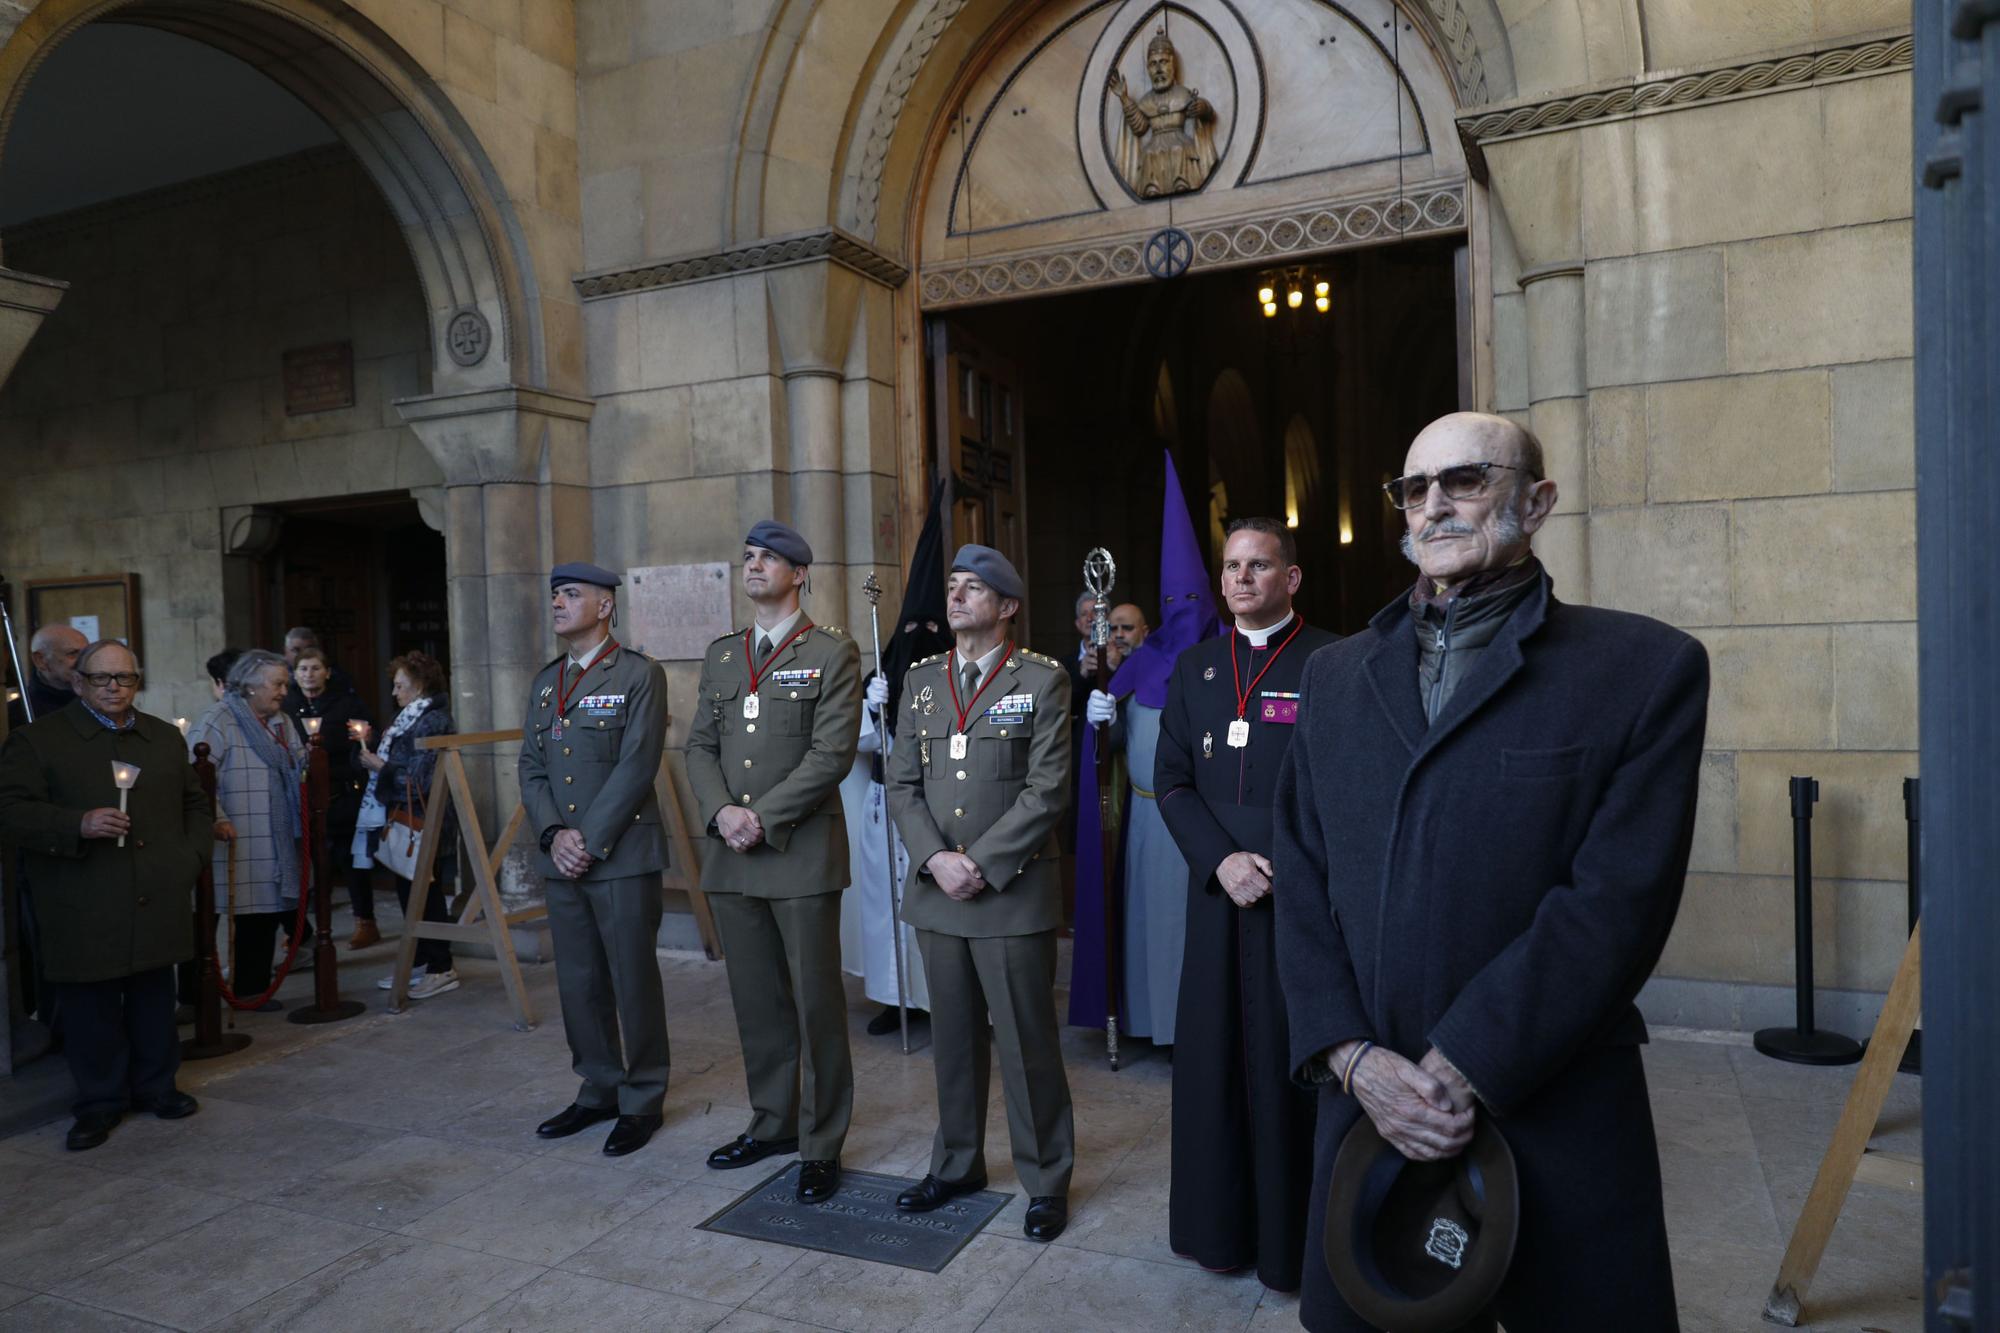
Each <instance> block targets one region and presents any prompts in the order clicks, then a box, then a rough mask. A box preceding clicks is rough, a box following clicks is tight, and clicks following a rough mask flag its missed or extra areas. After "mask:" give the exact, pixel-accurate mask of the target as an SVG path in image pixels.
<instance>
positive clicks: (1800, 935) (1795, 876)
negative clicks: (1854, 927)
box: [1754, 777, 1861, 1065]
mask: <svg viewBox="0 0 2000 1333" xmlns="http://www.w3.org/2000/svg"><path fill="white" fill-rule="evenodd" d="M1818 800H1819V783H1818V782H1816V781H1814V780H1813V779H1812V778H1799V777H1795V778H1793V779H1792V913H1793V925H1794V928H1795V929H1794V944H1793V948H1794V949H1795V951H1796V952H1797V955H1798V956H1797V958H1796V959H1795V960H1794V963H1793V965H1794V967H1795V968H1796V969H1797V972H1798V987H1797V1000H1798V1026H1797V1027H1796V1028H1763V1029H1761V1030H1759V1031H1758V1033H1757V1034H1756V1037H1755V1038H1754V1041H1755V1044H1756V1047H1757V1049H1758V1050H1760V1051H1762V1052H1763V1053H1764V1054H1766V1055H1768V1056H1770V1057H1772V1058H1773V1059H1775V1060H1789V1061H1791V1062H1792V1063H1793V1064H1801V1065H1847V1064H1853V1063H1854V1062H1855V1061H1856V1060H1859V1059H1860V1058H1861V1043H1860V1042H1858V1041H1856V1040H1854V1038H1852V1037H1849V1036H1844V1035H1842V1034H1841V1033H1838V1032H1821V1031H1820V1030H1819V1028H1818V1025H1817V1024H1816V1023H1815V1022H1814V1021H1813V938H1812V937H1813V930H1812V879H1813V876H1812V817H1813V805H1814V803H1815V802H1817V801H1818Z"/></svg>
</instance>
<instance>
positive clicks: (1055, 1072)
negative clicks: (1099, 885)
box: [917, 930, 1076, 1198]
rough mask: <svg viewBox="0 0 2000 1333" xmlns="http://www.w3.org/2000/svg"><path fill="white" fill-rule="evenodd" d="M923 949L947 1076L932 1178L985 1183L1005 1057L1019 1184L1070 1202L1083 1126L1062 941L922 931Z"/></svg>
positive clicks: (935, 1052)
mask: <svg viewBox="0 0 2000 1333" xmlns="http://www.w3.org/2000/svg"><path fill="white" fill-rule="evenodd" d="M917 948H918V949H919V950H920V951H921V952H922V953H923V956H924V968H925V971H926V973H927V975H928V976H929V977H930V983H931V1064H932V1066H933V1068H934V1069H935V1070H936V1073H937V1093H938V1131H937V1139H936V1141H935V1142H934V1143H933V1145H932V1147H931V1174H932V1175H934V1176H936V1177H937V1178H938V1179H939V1180H943V1181H948V1182H952V1183H957V1182H960V1181H964V1180H970V1179H975V1178H984V1177H985V1175H986V1101H987V1094H988V1091H989V1089H990V1088H991V1086H992V1073H993V1069H992V1053H993V1049H994V1048H995V1047H997V1048H998V1050H999V1054H1000V1086H1001V1091H1002V1095H1003V1096H1004V1098H1005V1100H1006V1103H1007V1132H1008V1136H1009V1138H1010V1140H1011V1141H1012V1144H1013V1152H1014V1174H1015V1175H1016V1176H1018V1177H1019V1178H1020V1181H1021V1188H1022V1189H1024V1190H1026V1191H1027V1192H1028V1195H1029V1197H1031V1198H1049V1197H1058V1198H1060V1197H1067V1196H1068V1194H1069V1178H1070V1172H1071V1171H1072V1170H1073V1169H1074V1167H1075V1165H1076V1121H1075V1115H1074V1112H1073V1111H1072V1109H1071V1106H1070V1097H1069V1075H1068V1074H1067V1073H1065V1072H1064V1070H1063V1062H1062V1035H1061V1028H1060V1027H1059V1026H1058V1025H1057V1023H1056V997H1055V982H1056V935H1055V932H1054V931H1052V930H1045V931H1039V932H1037V933H1035V934H1032V935H995V936H987V937H981V938H974V939H967V938H964V937H962V936H958V935H940V934H938V933H937V932H935V931H929V930H919V931H918V932H917ZM989 1016H990V1018H991V1023H992V1026H991V1027H990V1028H989V1027H988V1026H987V1024H988V1019H989Z"/></svg>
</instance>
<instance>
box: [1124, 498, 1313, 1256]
mask: <svg viewBox="0 0 2000 1333" xmlns="http://www.w3.org/2000/svg"><path fill="white" fill-rule="evenodd" d="M1300 578H1301V574H1300V570H1299V566H1298V549H1297V546H1296V545H1295V543H1294V542H1293V540H1292V534H1291V532H1290V531H1289V530H1288V529H1287V528H1286V527H1285V525H1284V523H1283V522H1281V521H1279V520H1277V519H1270V518H1244V519H1238V520H1236V521H1235V522H1233V523H1232V524H1230V527H1229V539H1228V541H1227V543H1226V544H1225V545H1224V546H1223V548H1222V600H1223V605H1224V608H1225V610H1226V612H1227V614H1228V615H1230V616H1231V617H1233V618H1234V621H1235V625H1234V628H1232V629H1231V630H1230V631H1229V632H1228V633H1226V634H1223V635H1220V636H1218V637H1216V638H1211V639H1208V640H1205V641H1204V642H1202V643H1199V644H1196V645H1195V646H1194V647H1192V648H1189V649H1187V650H1186V651H1185V652H1183V653H1182V654H1181V655H1180V660H1179V661H1178V662H1176V663H1175V665H1174V673H1173V677H1172V679H1171V681H1170V682H1169V684H1168V687H1167V704H1166V713H1165V715H1164V716H1163V717H1162V719H1161V722H1160V743H1159V753H1158V756H1157V758H1156V759H1155V761H1154V764H1155V767H1154V780H1155V782H1156V784H1157V786H1156V790H1157V791H1158V793H1159V802H1160V816H1161V818H1162V819H1164V820H1165V821H1166V825H1167V829H1168V831H1169V832H1170V833H1172V834H1173V837H1174V841H1175V842H1176V843H1178V844H1179V845H1180V849H1181V852H1182V853H1183V854H1184V855H1185V856H1186V857H1187V863H1188V911H1187V951H1186V954H1185V956H1184V958H1183V960H1182V964H1181V993H1180V1013H1179V1018H1178V1027H1179V1032H1178V1036H1177V1042H1176V1045H1175V1048H1174V1116H1173V1125H1174V1131H1173V1132H1174V1137H1173V1182H1172V1194H1171V1200H1170V1203H1169V1205H1168V1218H1169V1233H1168V1234H1169V1240H1170V1242H1171V1244H1172V1246H1173V1249H1174V1252H1175V1253H1176V1254H1179V1255H1182V1256H1183V1257H1185V1258H1189V1259H1192V1260H1194V1261H1195V1262H1196V1263H1198V1264H1200V1265H1201V1266H1202V1267H1204V1268H1208V1269H1213V1270H1216V1271H1222V1272H1226V1271H1229V1270H1231V1269H1238V1268H1248V1267H1250V1266H1252V1265H1255V1266H1256V1269H1257V1277H1258V1279H1259V1280H1260V1281H1262V1282H1263V1284H1264V1285H1265V1286H1267V1287H1270V1288H1271V1289H1273V1290H1275V1291H1295V1290H1297V1289H1298V1286H1299V1279H1300V1265H1301V1263H1302V1262H1303V1260H1304V1257H1305V1240H1306V1204H1307V1198H1308V1192H1309V1188H1310V1181H1311V1178H1312V1153H1313V1123H1314V1100H1313V1097H1312V1095H1311V1094H1310V1093H1307V1092H1304V1091H1303V1090H1302V1089H1300V1088H1299V1086H1298V1085H1297V1084H1296V1083H1294V1082H1293V1081H1292V1077H1291V1054H1290V1049H1289V1030H1288V1028H1287V1025H1286V1019H1285V998H1284V994H1283V992H1282V991H1281V990H1280V989H1279V986H1278V962H1277V952H1276V946H1275V942H1274V937H1273V935H1272V923H1273V919H1274V918H1273V912H1272V905H1271V893H1272V884H1271V860H1270V857H1271V797H1272V790H1273V788H1274V786H1275V785H1276V783H1277V780H1278V766H1279V763H1280V762H1281V761H1282V760H1283V759H1284V757H1285V750H1286V747H1287V746H1289V745H1290V744H1291V741H1292V736H1293V735H1294V733H1295V732H1296V731H1297V722H1298V716H1299V679H1300V677H1301V676H1302V675H1303V674H1304V672H1305V666H1306V659H1307V658H1308V657H1310V656H1312V654H1313V652H1314V650H1316V649H1319V648H1322V647H1325V646H1326V645H1327V644H1329V643H1332V642H1333V641H1334V640H1335V638H1337V637H1338V636H1336V635H1334V634H1332V633H1330V632H1329V631H1327V630H1323V629H1315V628H1314V627H1312V626H1310V625H1307V624H1306V623H1305V622H1304V621H1302V620H1300V619H1299V618H1298V616H1296V615H1295V614H1293V611H1292V597H1293V596H1294V594H1296V593H1297V592H1298V589H1299V581H1300ZM1280 891H1281V892H1282V888H1281V889H1280Z"/></svg>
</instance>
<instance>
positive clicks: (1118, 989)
mask: <svg viewBox="0 0 2000 1333" xmlns="http://www.w3.org/2000/svg"><path fill="white" fill-rule="evenodd" d="M1117 583H1118V565H1117V562H1116V561H1114V560H1112V558H1111V552H1109V551H1107V550H1105V549H1104V548H1103V547H1102V546H1098V547H1093V548H1092V549H1091V552H1090V554H1089V555H1086V556H1085V557H1084V558H1083V587H1084V590H1085V591H1086V592H1088V593H1089V594H1090V595H1091V598H1092V602H1091V611H1090V643H1091V648H1092V651H1093V654H1094V656H1095V659H1096V662H1095V670H1094V672H1093V676H1094V680H1093V683H1094V684H1095V685H1096V687H1097V688H1098V689H1100V690H1103V691H1104V692H1105V693H1107V694H1109V693H1110V692H1111V662H1110V657H1109V652H1110V646H1111V590H1112V589H1113V588H1114V587H1116V586H1117ZM1110 741H1111V729H1110V727H1109V726H1108V725H1107V724H1105V723H1102V722H1100V723H1098V724H1097V735H1096V738H1095V747H1094V748H1095V750H1096V754H1097V837H1098V844H1099V847H1098V851H1099V855H1100V856H1101V857H1102V858H1103V861H1104V1056H1105V1059H1107V1060H1108V1061H1110V1064H1111V1068H1112V1069H1113V1070H1114V1071H1115V1070H1116V1069H1117V1068H1118V1002H1119V1000H1120V998H1121V997H1122V996H1123V994H1124V991H1125V977H1124V960H1123V959H1122V958H1121V957H1120V956H1119V952H1118V890H1119V888H1120V885H1119V883H1118V880H1117V875H1118V828H1117V824H1116V823H1115V822H1114V821H1113V819H1112V814H1113V810H1114V799H1115V795H1116V794H1115V793H1114V792H1113V790H1112V786H1111V769H1112V765H1111V763H1110Z"/></svg>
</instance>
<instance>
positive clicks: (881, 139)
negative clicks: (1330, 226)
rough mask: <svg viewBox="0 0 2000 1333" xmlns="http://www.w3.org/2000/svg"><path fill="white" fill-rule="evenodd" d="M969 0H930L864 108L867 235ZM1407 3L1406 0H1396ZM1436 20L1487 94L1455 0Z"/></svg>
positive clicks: (1460, 73) (1468, 86) (861, 215)
mask: <svg viewBox="0 0 2000 1333" xmlns="http://www.w3.org/2000/svg"><path fill="white" fill-rule="evenodd" d="M967 2H968V0H930V3H929V5H928V7H927V8H926V9H925V11H924V13H923V16H922V17H921V18H918V19H917V20H915V21H914V22H913V23H912V24H911V25H910V28H909V32H910V39H909V41H908V43H907V44H905V45H904V47H903V49H902V52H901V53H900V54H899V55H898V56H897V57H896V64H895V66H894V68H893V69H891V70H890V72H889V77H888V79H887V80H886V81H885V82H884V84H883V85H882V92H881V96H880V97H879V99H878V100H876V101H875V103H874V104H873V105H872V106H870V107H869V109H868V111H867V112H866V116H867V125H868V137H867V140H866V142H865V144H864V146H863V148H862V150H861V165H860V169H859V170H858V171H857V172H856V173H855V174H856V183H855V189H854V221H855V225H856V226H857V227H858V228H859V229H860V230H861V231H862V232H863V233H865V234H867V235H870V236H872V235H874V233H875V223H876V219H877V214H878V211H879V207H880V204H881V199H882V169H883V167H884V165H885V164H886V163H887V162H888V160H889V141H890V140H891V139H893V138H895V135H896V125H897V123H898V122H899V121H900V120H901V119H902V117H903V106H904V104H905V101H906V99H907V98H908V97H909V94H910V89H911V88H912V87H914V86H915V84H916V81H917V76H918V75H919V74H921V73H922V72H923V68H924V63H925V62H926V61H928V60H929V59H930V56H931V52H932V50H934V49H935V48H936V46H937V43H938V38H940V37H942V36H943V35H944V31H945V29H946V28H949V27H950V26H951V21H952V20H953V19H955V18H957V17H958V14H959V11H960V10H962V9H964V8H965V6H966V4H967ZM1396 2H1397V3H1399V4H1409V3H1410V0H1396ZM1422 3H1423V7H1424V9H1425V10H1426V11H1428V13H1429V14H1430V17H1431V19H1432V21H1433V23H1434V24H1435V25H1436V27H1435V31H1436V34H1437V36H1438V37H1439V38H1440V39H1441V40H1442V41H1443V42H1444V44H1445V48H1446V50H1448V51H1449V52H1450V54H1451V62H1452V73H1453V75H1454V77H1455V78H1456V80H1457V83H1458V91H1459V96H1460V98H1461V99H1462V101H1463V102H1464V103H1465V104H1466V105H1468V106H1474V105H1477V104H1479V103H1481V102H1484V101H1485V100H1486V99H1487V95H1488V94H1487V90H1486V62H1485V60H1484V59H1483V58H1482V57H1481V56H1480V54H1479V39H1478V37H1477V36H1476V35H1475V34H1474V33H1473V31H1472V22H1471V20H1470V19H1468V18H1467V17H1466V15H1465V8H1464V6H1463V5H1462V4H1460V2H1459V0H1422Z"/></svg>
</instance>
